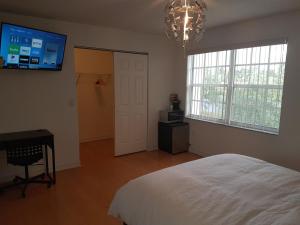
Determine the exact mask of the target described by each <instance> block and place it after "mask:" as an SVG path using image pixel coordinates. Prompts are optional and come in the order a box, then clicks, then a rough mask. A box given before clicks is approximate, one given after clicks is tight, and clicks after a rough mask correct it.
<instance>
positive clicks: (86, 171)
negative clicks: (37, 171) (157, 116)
mask: <svg viewBox="0 0 300 225" xmlns="http://www.w3.org/2000/svg"><path fill="white" fill-rule="evenodd" d="M80 155H81V164H82V166H81V167H80V168H75V169H69V170H65V171H61V172H58V173H57V184H56V185H55V186H54V187H52V188H50V189H47V188H46V187H45V186H44V185H32V186H30V187H29V188H28V192H27V197H26V198H25V199H22V198H20V192H19V189H16V190H14V189H13V190H8V191H6V192H5V193H4V194H2V195H0V224H1V225H120V224H121V223H120V222H118V221H117V220H115V219H114V218H112V217H110V216H108V215H107V210H108V207H109V205H110V202H111V200H112V197H113V195H114V193H115V192H116V190H117V189H118V188H119V187H120V186H122V185H123V184H125V183H126V182H127V181H129V180H131V179H133V178H135V177H138V176H141V175H144V174H147V173H149V172H152V171H156V170H159V169H162V168H165V167H169V166H172V165H176V164H179V163H183V162H187V161H191V160H194V159H198V158H199V157H198V156H196V155H194V154H191V153H183V154H178V155H175V156H172V155H170V154H167V153H165V152H162V151H153V152H142V153H136V154H132V155H127V156H122V157H113V142H112V140H104V141H97V142H90V143H85V144H82V145H81V151H80Z"/></svg>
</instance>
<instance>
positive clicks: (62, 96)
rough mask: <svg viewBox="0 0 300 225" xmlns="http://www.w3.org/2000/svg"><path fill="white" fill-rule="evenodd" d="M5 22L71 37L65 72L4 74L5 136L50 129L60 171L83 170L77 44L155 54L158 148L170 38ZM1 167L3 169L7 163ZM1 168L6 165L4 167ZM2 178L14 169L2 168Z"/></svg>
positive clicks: (0, 118)
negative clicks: (80, 146) (81, 163)
mask: <svg viewBox="0 0 300 225" xmlns="http://www.w3.org/2000/svg"><path fill="white" fill-rule="evenodd" d="M0 21H5V22H10V23H16V24H20V25H26V26H31V27H36V28H40V29H45V30H49V31H54V32H58V33H64V34H67V35H68V41H67V48H66V53H65V60H64V66H63V70H62V72H46V71H45V72H41V71H13V70H11V71H8V70H3V71H0V105H1V108H0V132H1V133H2V132H11V131H18V130H28V129H39V128H47V129H49V130H50V131H52V132H53V133H54V135H55V144H56V153H57V154H56V156H57V165H58V168H67V167H72V166H77V165H79V145H78V143H79V139H78V122H77V121H78V120H77V117H78V115H77V110H76V109H77V105H76V87H75V75H74V73H75V72H74V55H73V47H74V46H75V45H77V46H78V45H79V46H88V47H96V48H106V49H117V50H127V51H138V52H148V53H149V82H148V85H149V95H148V98H149V101H148V104H149V105H148V123H149V127H148V149H155V148H157V121H158V111H159V110H161V109H163V108H165V107H167V104H168V95H169V93H170V92H172V91H173V83H172V80H173V75H174V73H175V70H174V67H173V62H174V55H175V54H174V53H175V52H174V50H175V48H174V47H173V45H172V43H171V42H169V41H167V40H166V39H165V38H164V37H161V36H156V35H145V34H139V33H134V32H129V31H123V30H117V29H110V28H103V27H96V26H89V25H84V24H75V23H68V22H61V21H56V20H47V19H38V18H34V17H25V16H18V15H13V14H6V13H0ZM3 158H4V157H3V155H2V162H1V163H0V164H1V165H2V167H5V165H4V166H3V163H4V161H5V160H3ZM0 167H1V166H0ZM0 171H1V175H0V177H1V176H5V175H8V174H13V173H14V170H12V169H10V168H6V169H5V168H2V169H1V170H0Z"/></svg>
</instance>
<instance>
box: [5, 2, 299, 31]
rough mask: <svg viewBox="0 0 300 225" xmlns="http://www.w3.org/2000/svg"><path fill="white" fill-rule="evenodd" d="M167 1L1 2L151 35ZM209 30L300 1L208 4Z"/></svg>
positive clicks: (26, 11)
mask: <svg viewBox="0 0 300 225" xmlns="http://www.w3.org/2000/svg"><path fill="white" fill-rule="evenodd" d="M167 2H168V0H26V1H20V0H9V1H8V0H0V10H1V11H5V12H12V13H17V14H23V15H31V16H38V17H45V18H52V19H59V20H65V21H72V22H79V23H86V24H94V25H102V26H109V27H116V28H122V29H128V30H134V31H141V32H148V33H162V32H163V30H164V7H165V5H166V3H167ZM206 3H207V5H208V16H207V21H208V27H213V26H219V25H223V24H228V23H233V22H237V21H241V20H247V19H252V18H257V17H262V16H266V15H271V14H276V13H281V12H288V11H294V10H298V9H300V0H206Z"/></svg>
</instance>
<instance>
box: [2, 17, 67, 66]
mask: <svg viewBox="0 0 300 225" xmlns="http://www.w3.org/2000/svg"><path fill="white" fill-rule="evenodd" d="M66 40H67V36H66V35H63V34H57V33H52V32H47V31H42V30H38V29H32V28H27V27H23V26H18V25H14V24H8V23H2V26H1V51H0V56H1V57H2V58H3V68H5V69H32V70H61V69H62V64H63V59H64V51H65V44H66Z"/></svg>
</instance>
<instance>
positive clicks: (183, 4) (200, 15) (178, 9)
mask: <svg viewBox="0 0 300 225" xmlns="http://www.w3.org/2000/svg"><path fill="white" fill-rule="evenodd" d="M206 10H207V6H206V4H205V2H204V0H171V1H170V2H169V3H168V4H167V5H166V7H165V13H166V17H165V23H166V34H167V37H168V38H169V39H175V40H176V41H178V42H179V43H181V44H182V46H183V47H184V48H185V47H186V45H187V44H188V43H191V42H194V41H200V39H201V38H202V36H203V33H204V30H205V13H206Z"/></svg>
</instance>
